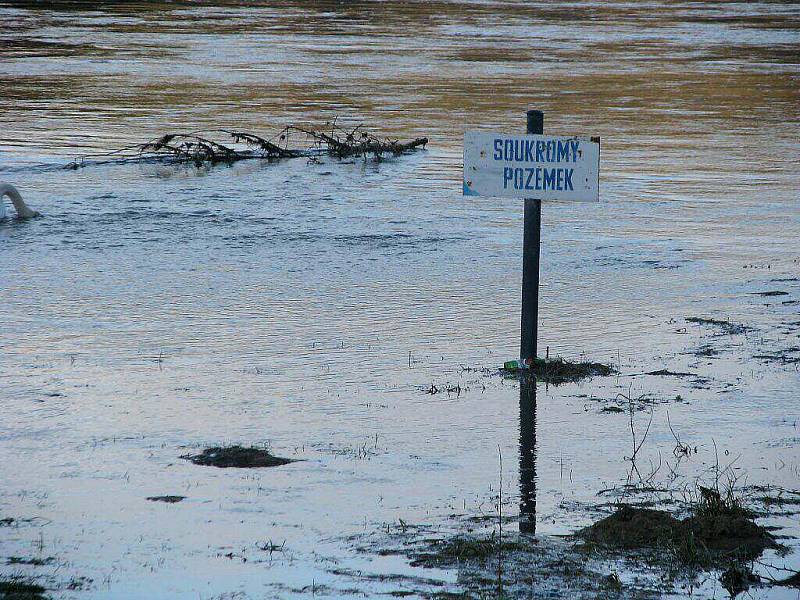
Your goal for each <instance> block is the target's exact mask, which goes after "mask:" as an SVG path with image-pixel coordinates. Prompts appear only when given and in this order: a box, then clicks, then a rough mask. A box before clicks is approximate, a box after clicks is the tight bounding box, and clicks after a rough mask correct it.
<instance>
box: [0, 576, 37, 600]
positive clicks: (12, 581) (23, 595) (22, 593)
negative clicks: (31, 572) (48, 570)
mask: <svg viewBox="0 0 800 600" xmlns="http://www.w3.org/2000/svg"><path fill="white" fill-rule="evenodd" d="M44 592H45V589H44V588H43V587H42V586H40V585H39V584H37V583H31V582H30V580H28V579H25V578H23V577H12V578H9V579H0V600H46V598H47V597H46V596H45V595H44Z"/></svg>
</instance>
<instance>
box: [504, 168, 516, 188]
mask: <svg viewBox="0 0 800 600" xmlns="http://www.w3.org/2000/svg"><path fill="white" fill-rule="evenodd" d="M512 177H514V170H513V169H512V168H511V167H505V168H504V169H503V189H504V190H505V189H508V182H509V181H511V178H512Z"/></svg>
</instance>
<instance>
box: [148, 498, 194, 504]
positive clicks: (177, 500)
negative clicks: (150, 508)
mask: <svg viewBox="0 0 800 600" xmlns="http://www.w3.org/2000/svg"><path fill="white" fill-rule="evenodd" d="M147 499H148V500H150V502H166V503H167V504H175V503H176V502H180V501H181V500H185V499H186V496H148V498H147Z"/></svg>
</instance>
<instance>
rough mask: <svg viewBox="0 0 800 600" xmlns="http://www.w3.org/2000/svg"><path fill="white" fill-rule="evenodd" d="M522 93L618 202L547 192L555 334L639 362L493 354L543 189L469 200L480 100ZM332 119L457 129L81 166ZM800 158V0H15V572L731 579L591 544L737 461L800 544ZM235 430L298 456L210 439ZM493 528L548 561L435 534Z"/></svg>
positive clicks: (0, 80)
mask: <svg viewBox="0 0 800 600" xmlns="http://www.w3.org/2000/svg"><path fill="white" fill-rule="evenodd" d="M531 108H536V109H540V110H542V111H544V113H545V132H546V133H552V134H564V135H572V134H580V135H599V136H600V137H601V139H602V155H601V184H600V185H601V188H600V189H601V202H600V203H599V204H565V203H545V204H544V206H543V211H542V212H543V217H542V218H543V226H542V238H543V239H542V274H541V277H542V288H541V299H540V321H541V323H540V328H539V335H540V338H539V347H540V354H541V353H544V352H545V351H546V350H545V349H546V348H547V349H549V353H550V356H552V357H555V356H561V357H565V358H567V359H570V360H592V361H597V362H602V363H605V364H609V365H611V366H612V367H613V368H614V369H615V373H614V374H612V375H610V376H605V377H594V378H590V379H585V380H583V381H580V382H577V383H566V384H563V385H558V386H555V385H551V384H548V383H545V382H539V383H538V384H537V385H535V386H533V389H531V387H530V386H529V385H527V384H524V383H521V382H520V381H519V380H518V379H517V378H514V377H503V376H501V375H500V374H499V373H498V372H497V368H498V367H499V366H501V365H502V363H503V362H504V361H506V360H509V359H512V358H516V357H517V353H518V348H519V303H520V301H519V295H520V274H521V254H522V249H521V248H522V247H521V243H522V203H521V202H520V201H516V200H510V199H492V198H468V197H463V196H462V195H461V191H462V182H461V178H462V140H463V133H464V131H465V130H467V129H490V130H501V131H508V132H512V133H513V132H520V133H521V132H524V127H525V111H526V110H528V109H531ZM334 118H336V119H337V122H343V123H349V124H351V125H353V126H355V125H357V124H359V123H364V124H365V125H367V126H368V127H369V128H370V129H371V130H373V131H375V132H379V133H382V134H384V135H387V136H393V137H397V138H400V139H404V140H405V139H413V138H416V137H421V136H426V137H428V138H429V139H430V143H429V144H428V146H427V148H426V150H424V151H420V152H415V153H413V154H409V155H407V156H402V157H398V158H392V159H389V160H386V161H384V162H381V163H374V162H367V163H364V162H363V161H360V160H356V161H337V160H335V159H331V158H326V159H324V160H322V161H320V162H309V161H308V160H306V159H305V158H299V159H291V160H285V161H280V162H275V163H266V162H258V161H253V162H240V163H237V164H235V165H233V166H225V165H216V166H202V167H199V168H198V167H194V166H174V165H172V166H170V165H155V164H143V165H137V164H128V165H100V166H87V167H84V168H81V169H78V170H66V169H62V168H60V167H61V166H62V165H64V164H66V163H68V162H69V161H71V160H73V159H74V158H75V157H76V156H78V155H82V154H86V153H92V152H99V151H104V150H110V149H113V148H117V147H121V146H125V145H127V144H132V143H138V142H143V141H146V140H148V139H151V138H154V137H156V136H159V135H162V134H164V133H167V132H169V131H173V130H181V131H194V130H200V129H204V130H213V129H231V128H243V129H248V130H252V131H255V132H263V133H264V134H269V135H272V134H274V133H276V132H278V131H280V130H281V128H282V127H284V126H286V125H288V124H309V125H317V126H320V125H323V124H324V123H325V122H327V121H330V120H332V119H334ZM799 161H800V4H798V3H790V2H749V3H736V2H721V3H714V2H686V3H681V2H674V3H669V4H668V5H667V6H663V5H661V4H660V3H650V2H637V3H633V2H612V3H600V2H598V3H592V2H580V3H567V2H542V3H536V4H532V3H527V2H490V1H486V2H477V1H476V2H456V1H453V2H445V1H432V2H395V1H393V0H388V1H385V2H377V1H356V2H313V1H310V2H309V1H303V2H299V1H290V2H281V3H277V2H275V3H269V2H224V1H220V2H206V1H201V2H91V3H73V2H47V3H40V2H3V1H0V183H11V184H13V185H15V186H16V187H17V188H19V190H20V191H21V193H22V195H23V196H24V198H25V201H26V202H27V203H28V204H29V205H30V206H31V208H33V209H35V210H38V211H40V212H41V213H42V214H43V215H44V216H43V217H42V218H39V219H34V220H30V221H16V220H13V219H11V220H6V221H2V222H0V301H1V302H2V310H3V312H2V315H1V316H0V458H1V459H2V460H0V580H2V579H3V578H13V577H16V576H26V577H31V578H33V580H34V581H36V582H37V583H38V584H39V585H41V586H43V587H44V588H46V590H47V592H46V593H47V594H48V595H50V596H51V597H53V598H80V599H94V598H98V599H99V598H138V597H141V598H150V599H156V598H203V599H211V598H220V599H221V598H311V597H314V598H345V597H393V596H394V597H400V596H407V597H419V598H427V597H442V598H444V597H475V598H478V597H500V596H501V595H502V597H559V596H563V595H565V594H567V593H568V594H570V595H574V596H575V597H607V596H610V597H633V596H634V595H635V594H638V595H640V596H641V597H659V596H666V597H676V598H685V597H696V598H709V597H713V598H726V597H728V592H727V591H726V589H725V587H726V586H725V585H723V582H721V581H720V572H719V570H714V569H708V570H705V571H702V572H701V573H700V574H688V572H687V573H681V574H678V575H676V576H675V577H673V578H671V579H668V580H666V581H662V579H661V575H660V573H661V571H659V570H658V568H656V567H652V566H647V565H646V564H644V565H643V564H641V563H634V562H633V561H630V560H627V559H623V558H616V557H608V556H606V555H604V554H602V553H597V554H591V555H590V556H589V557H588V558H586V555H585V554H583V555H580V556H581V557H582V558H581V559H580V560H578V559H576V558H575V556H574V553H575V552H576V550H575V549H574V547H573V546H574V545H575V541H574V538H572V537H563V536H566V535H568V534H574V533H575V532H576V531H578V530H579V529H581V528H583V527H586V526H588V525H590V524H592V523H594V522H596V521H597V520H598V519H600V518H602V517H604V516H607V515H608V514H610V513H611V512H612V509H613V505H614V503H615V502H620V501H624V502H633V501H636V502H643V501H644V502H650V503H652V505H653V506H659V507H667V508H670V509H672V510H678V511H679V510H680V507H681V503H682V502H684V501H686V500H687V498H688V497H689V496H690V495H691V494H692V493H694V492H696V490H697V489H698V488H697V485H698V483H700V484H701V485H703V486H709V485H710V483H709V482H710V481H711V482H712V483H713V480H714V479H715V477H716V476H717V475H719V474H720V473H724V478H726V479H727V478H729V477H733V478H734V479H735V480H736V482H735V483H736V486H737V489H739V490H741V493H742V494H743V495H744V497H746V498H747V502H748V503H749V505H750V506H751V507H752V508H753V510H756V511H758V514H759V515H760V516H759V519H758V523H760V524H761V525H765V526H767V527H770V528H772V529H770V531H771V533H772V534H773V535H775V536H776V539H777V541H778V542H780V544H781V545H782V546H784V547H783V548H782V549H776V548H768V549H767V550H765V551H764V553H763V554H762V555H761V556H760V558H758V559H757V560H758V563H753V564H752V566H753V567H754V568H755V570H756V572H758V573H760V574H762V575H769V574H771V575H769V576H770V577H772V578H774V579H780V578H781V577H783V574H790V573H791V570H792V569H793V570H795V571H796V570H798V569H800V541H799V539H798V538H800V525H799V524H798V523H800V519H798V515H799V514H800V508H799V506H800V496H798V495H797V494H796V493H794V494H793V493H792V492H797V491H798V490H800V404H799V401H800V396H798V393H799V392H800V385H798V384H800V372H798V369H800V244H798V240H800V208H798V200H799V199H800V198H798V194H799V192H798V190H800V169H799V168H798V163H799ZM227 445H240V446H256V447H259V448H262V449H269V452H270V453H272V455H274V456H276V457H283V458H288V459H292V460H293V462H290V463H287V464H283V465H280V466H275V467H271V468H258V469H237V468H215V467H214V466H209V465H208V464H202V461H201V464H193V462H191V461H190V460H185V459H183V458H181V457H184V456H193V457H196V456H202V455H203V454H202V453H203V450H204V449H206V448H210V447H220V446H227ZM686 448H688V451H685V449H686ZM206 456H208V455H206ZM269 456H271V455H269ZM262 458H263V457H262ZM632 458H635V460H634V461H632V460H631V459H632ZM501 464H502V468H501ZM634 467H635V468H634ZM626 484H631V485H627V486H626ZM634 484H635V485H634ZM499 507H502V509H501V511H499V510H498V508H499ZM499 512H502V516H501V515H499V514H498V513H499ZM499 523H502V529H503V536H510V537H509V538H508V539H511V540H517V539H518V538H516V537H514V536H516V535H517V534H516V532H517V531H518V530H519V527H520V523H522V524H523V529H526V528H527V529H528V530H529V531H530V530H531V529H534V528H535V531H536V535H537V537H536V539H535V541H530V538H526V539H528V540H529V541H530V543H531V544H534V543H535V544H537V545H538V546H539V547H540V548H541V552H542V554H541V556H539V555H537V556H534V558H531V553H530V552H527V551H526V550H525V549H524V548H523V550H520V548H521V547H522V546H521V545H520V546H515V547H514V548H513V549H510V550H509V552H508V553H507V554H506V561H505V563H504V562H503V561H502V557H499V558H498V557H495V556H490V557H489V561H488V562H487V564H486V569H485V571H483V570H481V567H480V565H478V566H476V564H475V562H474V561H472V562H470V561H460V562H459V561H455V562H454V561H452V560H433V559H431V558H430V556H428V555H427V554H425V553H426V552H428V545H430V544H431V543H432V540H433V541H436V540H449V539H452V538H453V536H460V535H467V534H470V535H483V534H486V535H491V534H499V530H500V527H499ZM519 539H522V538H519ZM500 547H501V548H502V547H503V546H502V545H501V546H500ZM514 552H517V553H518V554H519V556H522V555H524V556H523V557H522V558H520V560H523V558H524V559H525V560H531V561H533V565H534V566H531V567H530V568H531V569H534V567H536V568H539V569H541V570H542V571H543V572H547V573H548V577H544V576H542V577H539V576H536V577H533V576H530V577H529V579H525V578H524V577H522V576H521V575H520V574H519V573H515V571H514V569H515V567H514V560H513V559H514V556H515V554H514ZM525 552H527V554H526V553H525ZM420 555H424V556H423V558H420ZM519 556H517V557H518V558H519ZM426 557H427V558H426ZM526 557H527V558H526ZM451 558H452V557H451ZM496 558H497V559H498V560H495V559H496ZM537 561H538V562H537ZM548 561H549V562H548ZM576 561H577V562H581V563H584V566H585V567H586V568H587V569H588V570H589V571H591V573H588V572H572V573H571V574H570V572H569V571H568V570H563V572H562V571H558V573H556V571H557V570H558V569H554V568H553V567H552V565H554V564H558V565H561V566H562V567H563V566H564V565H565V564H566V565H568V564H572V563H573V562H576ZM645 562H646V561H645ZM498 564H501V565H503V572H504V573H505V575H502V574H501V577H500V579H501V580H502V577H505V581H506V584H504V586H503V585H501V586H495V583H494V578H497V576H498V570H497V565H498ZM520 564H522V563H520ZM526 564H527V563H526ZM548 565H549V566H548ZM765 565H769V566H765ZM526 568H527V567H526ZM559 568H560V567H559ZM780 569H789V570H790V571H781V570H780ZM529 572H533V571H529ZM612 574H613V578H616V579H613V578H612V579H607V577H611V576H612ZM487 579H488V580H489V581H488V583H487ZM511 582H515V583H513V584H512V583H511ZM598 582H599V583H598ZM609 582H610V583H609ZM606 584H608V585H606ZM612 584H613V585H612ZM598 585H600V586H601V588H598V587H597V586H598ZM603 585H606V587H605V588H603V587H602V586H603ZM498 587H499V589H498ZM487 590H490V591H487ZM567 590H568V591H567ZM598 590H600V591H598ZM465 591H466V593H467V594H468V595H467V596H462V595H459V594H463V593H464V592H465ZM0 592H4V590H3V589H2V587H0ZM447 594H452V595H451V596H448V595H447ZM746 594H749V595H750V597H754V598H771V599H778V598H781V599H788V598H792V599H796V598H798V597H800V591H799V590H798V589H797V588H796V587H786V586H772V585H763V586H758V585H756V586H754V587H752V588H751V589H750V590H749V591H748V592H746Z"/></svg>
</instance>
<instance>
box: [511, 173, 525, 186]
mask: <svg viewBox="0 0 800 600" xmlns="http://www.w3.org/2000/svg"><path fill="white" fill-rule="evenodd" d="M524 179H525V169H520V168H517V169H514V189H515V190H522V189H525V183H524Z"/></svg>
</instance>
